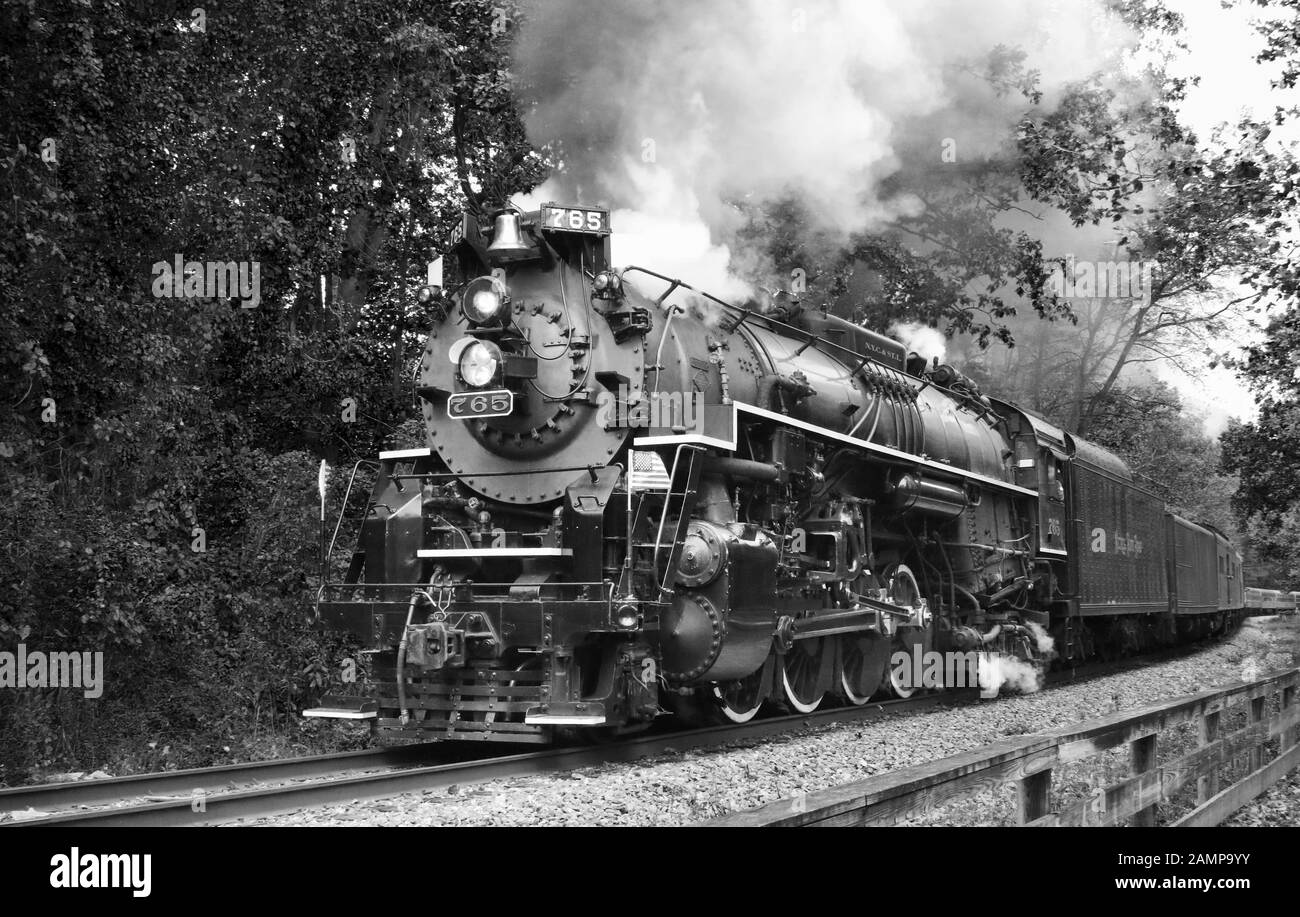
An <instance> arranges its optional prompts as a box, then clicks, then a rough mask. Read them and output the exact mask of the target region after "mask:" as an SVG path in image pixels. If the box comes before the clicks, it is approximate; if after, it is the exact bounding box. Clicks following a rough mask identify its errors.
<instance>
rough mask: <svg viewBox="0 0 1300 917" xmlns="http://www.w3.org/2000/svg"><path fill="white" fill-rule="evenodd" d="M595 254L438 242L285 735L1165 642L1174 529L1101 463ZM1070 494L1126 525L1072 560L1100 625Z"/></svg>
mask: <svg viewBox="0 0 1300 917" xmlns="http://www.w3.org/2000/svg"><path fill="white" fill-rule="evenodd" d="M610 231H611V230H610V225H609V214H608V212H607V211H604V210H601V209H596V208H585V207H567V206H559V205H551V204H548V205H545V206H543V207H542V208H541V209H540V210H538V211H536V212H532V213H527V214H520V213H517V212H512V211H505V212H502V213H500V214H498V215H497V216H496V218H495V220H494V221H493V224H492V226H491V229H490V231H489V230H488V229H487V228H486V227H484V226H480V224H479V222H478V221H477V220H476V219H475V218H474V217H473V216H471V215H466V216H465V217H464V219H463V220H462V224H461V227H460V229H459V231H458V232H457V233H456V239H455V244H454V248H453V252H452V254H453V255H454V257H455V259H456V261H457V266H458V270H459V274H460V276H461V277H463V278H468V279H467V281H466V282H464V283H463V284H462V285H460V287H459V289H458V290H457V291H456V294H455V295H454V296H453V295H450V294H446V293H443V292H442V291H438V290H428V289H426V290H425V291H423V293H422V300H423V301H424V302H425V303H426V305H427V307H428V309H429V314H430V322H431V328H430V331H429V336H428V340H427V344H426V346H425V348H424V351H423V354H422V355H421V358H420V363H419V367H418V373H417V379H416V386H415V392H416V394H417V395H418V398H419V401H420V406H421V410H422V412H423V418H424V427H425V434H426V445H425V446H423V447H420V448H415V449H401V450H394V451H389V452H384V453H381V455H380V457H379V459H380V460H379V467H378V473H377V478H376V481H375V483H374V486H373V489H372V492H371V494H370V496H369V499H368V501H367V504H366V507H365V511H364V517H363V519H362V521H361V524H360V536H359V539H358V544H357V548H356V550H355V551H354V553H353V555H352V560H351V564H350V566H349V569H348V573H347V575H346V576H345V577H344V580H343V581H342V582H327V583H325V584H324V585H323V586H322V588H321V593H320V598H319V601H318V605H317V608H318V614H319V617H320V619H321V621H322V622H323V623H324V624H325V625H326V626H329V627H333V628H337V629H340V630H343V631H346V632H348V633H350V634H352V635H353V636H354V637H355V638H356V640H357V641H358V642H359V643H360V644H361V649H362V651H363V652H364V653H365V654H366V658H367V660H368V664H367V665H365V666H363V670H364V671H365V672H366V679H365V681H364V683H363V684H362V685H361V686H360V687H359V688H358V689H357V690H355V691H354V692H353V693H351V694H349V695H347V696H333V697H330V698H328V699H327V700H326V701H325V702H323V706H322V707H320V708H317V709H315V710H310V711H307V713H308V714H309V715H317V716H337V717H350V718H367V719H371V720H372V721H373V722H374V723H375V724H376V726H377V729H378V731H379V733H380V734H381V736H382V737H383V738H384V739H386V740H389V741H401V740H416V739H418V740H429V739H435V738H443V739H473V740H489V741H518V742H549V741H552V740H554V739H556V738H557V737H562V736H568V735H572V734H573V733H575V732H582V731H591V732H592V733H593V734H616V733H620V732H627V731H632V730H637V729H641V728H644V727H646V726H648V725H649V724H650V723H652V722H653V721H654V720H655V719H656V718H658V717H660V716H662V715H664V714H666V713H671V714H673V715H675V716H677V717H679V718H681V719H683V720H686V721H688V722H704V721H724V722H725V721H728V720H730V721H733V722H744V721H746V720H748V719H750V718H752V717H753V716H755V715H756V714H757V713H758V711H759V710H760V709H761V708H762V707H763V706H764V705H770V706H776V707H781V708H785V709H789V710H795V711H800V712H809V711H812V710H814V709H816V708H817V707H818V706H819V705H820V704H822V703H823V702H824V701H825V699H826V698H832V699H833V700H834V701H836V702H839V703H845V704H855V705H861V704H865V703H867V702H868V700H869V699H870V698H871V697H872V696H873V695H876V694H878V693H882V692H883V693H886V694H892V695H895V696H907V695H909V694H911V693H912V692H913V691H915V690H917V684H916V682H915V681H914V680H912V679H909V678H907V677H906V671H905V670H904V669H903V668H901V667H900V666H897V665H893V664H891V660H893V659H896V658H921V656H922V654H924V653H927V652H938V653H947V654H949V655H950V656H951V655H954V654H957V655H960V654H966V658H971V659H973V658H975V655H976V654H979V655H982V656H985V657H992V658H1004V659H1014V660H1017V661H1018V662H1019V663H1020V664H1022V665H1024V666H1028V667H1033V668H1039V669H1041V668H1042V667H1043V666H1044V665H1046V663H1047V662H1048V660H1049V658H1050V657H1051V656H1052V655H1054V654H1055V655H1058V656H1063V657H1064V658H1067V659H1074V658H1082V657H1083V656H1085V655H1087V654H1088V653H1091V652H1095V651H1100V650H1102V649H1104V648H1105V647H1106V646H1111V645H1118V643H1122V642H1124V641H1129V642H1132V641H1134V640H1136V641H1138V642H1141V641H1142V640H1145V639H1147V638H1148V637H1149V636H1150V635H1155V634H1159V635H1165V634H1166V632H1167V633H1168V634H1170V635H1174V634H1176V633H1177V631H1178V627H1177V626H1176V624H1175V619H1176V617H1177V615H1178V614H1179V612H1180V608H1179V606H1178V604H1177V601H1178V600H1177V596H1178V592H1177V586H1178V584H1177V583H1175V582H1173V581H1172V580H1171V579H1170V573H1169V571H1170V570H1171V569H1172V566H1171V564H1172V560H1171V559H1170V557H1167V556H1166V554H1171V553H1172V552H1170V551H1167V550H1166V547H1167V541H1168V538H1167V531H1166V529H1167V527H1168V526H1169V525H1171V524H1172V523H1171V522H1170V521H1169V519H1172V518H1174V517H1168V518H1167V514H1166V513H1165V511H1164V508H1163V504H1160V505H1158V506H1157V507H1155V508H1154V509H1152V508H1151V507H1149V506H1147V505H1146V503H1143V502H1142V500H1147V502H1149V499H1148V498H1149V495H1148V496H1147V497H1142V496H1141V495H1142V494H1143V493H1144V492H1142V491H1141V490H1140V489H1139V488H1136V486H1135V485H1134V484H1133V482H1132V479H1131V475H1129V476H1127V478H1126V477H1125V475H1126V473H1127V469H1123V466H1122V462H1119V460H1118V459H1115V458H1114V457H1113V456H1110V455H1109V453H1105V452H1104V450H1100V449H1098V448H1097V447H1095V446H1090V445H1089V444H1087V443H1085V442H1083V441H1082V440H1077V439H1076V438H1074V437H1071V436H1069V435H1067V434H1065V433H1063V432H1062V431H1060V430H1057V429H1056V428H1054V427H1052V426H1051V425H1050V424H1047V423H1046V422H1044V421H1042V420H1041V419H1038V418H1035V417H1033V416H1032V415H1029V414H1027V413H1025V412H1022V411H1019V410H1018V409H1016V408H1015V407H1014V406H1012V405H1008V404H1003V403H1000V402H996V401H993V400H991V399H989V398H987V397H985V396H984V395H983V394H981V392H980V390H979V389H978V387H977V386H976V385H975V384H974V383H972V382H971V381H970V380H969V379H967V378H965V377H964V376H962V374H961V373H959V372H957V371H956V370H954V369H953V368H951V367H949V366H946V365H939V364H937V362H936V363H932V364H927V363H926V362H925V361H924V360H921V359H920V358H919V357H917V356H916V355H915V354H909V353H908V352H907V351H906V349H905V348H904V347H903V346H902V345H901V344H899V343H898V342H896V341H893V340H891V339H889V338H887V337H885V336H883V335H880V334H877V333H875V332H872V331H870V330H867V329H866V328H863V327H860V326H858V325H855V324H852V323H850V322H847V321H845V320H843V319H841V318H838V317H836V316H834V315H831V314H827V313H826V312H823V311H819V310H809V309H805V308H802V307H801V306H800V304H799V303H798V302H797V301H794V300H793V299H790V298H788V297H780V298H778V299H777V301H776V302H775V303H772V304H769V305H768V306H767V307H766V308H763V309H759V308H757V307H753V308H747V307H745V306H738V305H734V304H729V303H725V302H723V301H721V300H718V299H715V298H713V297H712V296H710V295H709V294H707V293H705V292H702V291H697V290H694V289H692V288H691V287H689V286H688V285H687V284H685V283H684V282H682V281H681V280H678V279H674V278H671V277H668V276H664V275H661V274H658V273H656V272H655V271H653V270H650V269H648V268H641V267H635V266H630V267H623V268H621V269H615V268H614V266H612V265H611V263H610ZM1076 462H1077V463H1078V468H1079V470H1078V471H1077V472H1076V471H1075V467H1076ZM1116 463H1118V467H1116ZM1087 475H1093V476H1094V477H1095V478H1096V481H1098V482H1101V484H1104V485H1105V486H1107V487H1112V488H1115V487H1118V488H1121V489H1123V491H1124V499H1128V500H1134V501H1137V503H1135V505H1138V504H1141V505H1140V506H1139V509H1142V510H1143V511H1144V512H1147V513H1148V516H1149V518H1147V517H1143V519H1145V521H1143V522H1141V524H1140V525H1139V524H1138V521H1137V518H1136V517H1137V515H1140V514H1134V521H1133V522H1131V523H1126V524H1128V525H1129V527H1128V528H1127V529H1125V530H1124V531H1118V530H1117V531H1115V532H1113V533H1112V534H1111V544H1113V545H1116V546H1118V545H1123V546H1124V550H1123V552H1121V553H1118V554H1117V553H1115V552H1114V551H1107V552H1102V554H1104V559H1105V560H1106V561H1108V562H1110V561H1114V570H1113V571H1109V568H1108V571H1109V572H1108V573H1107V575H1108V576H1109V577H1111V579H1114V577H1116V576H1118V577H1119V579H1118V580H1115V581H1116V582H1119V581H1121V580H1123V582H1124V583H1125V588H1128V586H1129V585H1132V587H1133V590H1134V596H1135V598H1134V599H1133V600H1132V601H1131V602H1129V601H1128V600H1127V599H1124V598H1123V597H1122V596H1117V595H1102V594H1100V593H1099V594H1098V595H1100V598H1099V599H1098V601H1097V602H1094V601H1093V595H1092V593H1091V592H1089V589H1091V588H1092V587H1093V585H1095V584H1094V583H1093V580H1092V579H1089V576H1088V575H1087V572H1088V570H1090V569H1092V568H1087V567H1086V566H1084V565H1081V561H1080V558H1081V557H1082V556H1085V555H1084V552H1086V551H1087V550H1088V545H1089V543H1090V542H1088V541H1087V537H1088V527H1089V526H1092V525H1093V523H1098V524H1100V525H1101V527H1102V529H1103V532H1104V531H1105V525H1106V521H1105V520H1101V519H1100V517H1098V519H1092V518H1090V517H1088V514H1087V512H1085V510H1086V506H1085V504H1086V503H1087V500H1088V499H1091V496H1090V495H1091V494H1092V491H1088V492H1083V491H1077V490H1076V487H1075V483H1076V477H1077V478H1078V479H1080V480H1082V479H1084V478H1085V477H1086V476H1087ZM1089 480H1091V479H1089ZM1098 486H1101V485H1098ZM1128 516H1129V514H1128V513H1127V512H1126V513H1125V519H1128ZM1142 526H1146V527H1145V528H1143V527H1142ZM1093 527H1095V526H1093ZM1225 544H1226V542H1225ZM1140 546H1143V547H1145V553H1144V551H1143V550H1142V547H1140ZM1237 562H1238V563H1239V558H1237ZM1221 570H1223V566H1222V564H1221ZM1225 575H1226V574H1225ZM1124 577H1129V579H1132V580H1133V583H1132V584H1129V583H1128V580H1125V579H1124ZM1156 580H1158V582H1157V581H1156ZM1107 581H1110V580H1107ZM1214 585H1215V586H1216V588H1217V586H1218V583H1215V584H1214ZM1238 586H1239V580H1238ZM1238 591H1239V590H1238ZM1103 592H1104V588H1103ZM1221 604H1222V603H1220V602H1218V601H1216V602H1215V607H1214V611H1215V612H1216V613H1219V612H1221V611H1222V608H1221V607H1220V606H1221ZM1098 609H1100V611H1098ZM1124 617H1128V618H1131V619H1132V620H1131V621H1130V623H1129V625H1126V626H1124V627H1119V628H1115V627H1112V626H1111V625H1110V623H1108V622H1110V621H1111V620H1112V619H1116V618H1124ZM1214 621H1216V622H1218V625H1219V626H1221V625H1222V624H1223V619H1222V617H1221V616H1220V617H1218V618H1214ZM1207 627H1210V629H1213V628H1212V626H1210V625H1207ZM1183 629H1184V630H1187V627H1186V626H1184V628H1183ZM1205 629H1206V628H1201V629H1200V630H1205ZM1200 630H1198V631H1197V632H1198V633H1199V632H1200ZM899 654H902V655H901V656H900V655H899ZM970 675H971V673H970V672H967V671H964V670H962V671H957V672H955V673H954V672H953V671H952V669H951V668H949V669H948V671H947V672H946V674H945V675H944V676H943V679H944V680H943V682H942V683H938V684H932V685H930V686H932V687H944V686H951V683H952V682H953V680H954V679H957V680H960V679H962V678H966V677H969V676H970Z"/></svg>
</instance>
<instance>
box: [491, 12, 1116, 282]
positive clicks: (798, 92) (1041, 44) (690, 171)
mask: <svg viewBox="0 0 1300 917" xmlns="http://www.w3.org/2000/svg"><path fill="white" fill-rule="evenodd" d="M522 13H523V16H522V19H521V23H522V24H521V26H520V28H519V32H518V36H517V39H516V42H515V46H514V49H513V68H514V74H515V78H516V90H517V92H518V94H519V96H520V98H522V99H523V100H524V101H525V103H526V105H527V114H526V124H527V128H528V133H529V138H530V140H531V141H532V142H533V143H534V144H535V145H538V146H542V147H545V148H546V149H548V150H549V151H550V152H551V154H552V155H553V156H554V157H555V160H556V162H557V164H558V168H557V171H556V173H555V175H554V176H553V177H552V179H551V180H550V181H549V182H547V183H546V185H544V186H543V187H542V188H540V189H538V190H537V192H536V193H535V194H534V195H530V199H531V200H532V202H534V203H535V202H540V201H541V200H543V199H553V200H557V201H561V202H568V203H587V204H602V205H604V206H608V207H610V208H611V209H612V211H613V214H612V216H613V228H614V246H615V260H616V261H617V262H618V263H620V264H627V263H644V264H646V265H647V266H651V267H655V269H657V270H661V271H663V272H664V273H670V274H673V275H674V276H680V277H682V278H683V279H685V280H687V281H688V282H691V283H694V284H696V285H698V286H702V287H704V288H706V289H710V290H711V291H715V292H719V291H720V292H722V293H723V294H724V295H733V296H736V295H742V294H744V293H745V292H746V290H748V289H749V287H748V286H747V285H746V284H745V283H743V282H741V281H739V280H738V279H737V278H738V276H743V277H745V278H748V279H751V280H757V281H758V282H760V283H763V284H764V285H766V283H767V282H769V281H771V282H774V283H780V284H781V285H783V286H784V285H787V284H788V277H780V278H777V277H775V275H774V274H773V272H772V270H771V266H770V265H769V264H767V263H766V258H765V256H763V255H762V254H760V253H758V252H755V251H751V250H743V249H742V247H741V246H740V245H739V244H738V241H737V230H738V229H739V228H740V226H741V225H742V224H743V221H744V219H745V214H744V208H745V207H746V206H752V205H756V204H759V203H761V202H763V201H769V200H772V199H775V198H778V197H782V196H786V195H794V196H797V197H798V198H799V199H801V201H802V202H803V203H804V204H806V206H807V209H808V212H809V213H810V214H811V218H812V219H813V220H814V221H815V222H816V223H817V224H819V225H817V226H812V227H808V228H809V229H810V230H818V231H823V232H824V231H829V235H828V238H829V239H830V240H831V241H836V240H839V241H842V240H843V239H845V238H847V236H848V234H849V233H852V232H855V231H859V230H873V231H874V230H880V229H882V228H884V227H887V226H888V225H889V224H890V223H891V222H892V221H894V220H896V219H897V218H899V217H900V216H907V215H915V214H916V213H918V212H919V211H920V209H921V208H922V207H923V206H924V205H923V203H922V201H921V200H920V199H919V198H918V197H917V196H915V195H914V194H912V193H908V192H905V191H899V190H893V189H891V188H890V186H889V183H888V180H889V178H890V177H891V176H893V175H895V174H896V173H898V172H899V170H900V169H901V168H903V167H904V166H905V165H906V166H909V167H916V166H917V165H918V164H926V163H932V164H933V168H934V169H935V170H936V172H937V171H939V170H941V169H942V168H943V167H944V166H945V165H946V164H949V163H952V162H957V163H968V162H973V161H978V160H980V159H981V158H983V157H987V156H991V155H995V154H996V153H997V152H998V151H999V150H1000V149H1003V148H1004V146H1005V144H1006V143H1007V142H1008V139H1009V138H1010V137H1011V136H1012V134H1013V126H1014V124H1015V121H1016V118H1017V117H1018V115H1019V114H1020V113H1021V112H1022V111H1023V108H1024V104H1025V103H1024V100H1023V98H1019V97H1018V96H1017V93H1015V92H1014V91H1013V92H1009V93H1006V92H999V91H998V90H997V89H996V88H995V87H994V86H992V85H991V84H990V82H989V81H988V80H987V79H984V78H983V74H984V73H986V71H987V59H988V55H989V54H990V52H992V51H993V50H994V49H995V48H996V47H998V46H1000V45H1001V46H1020V47H1023V48H1024V50H1025V51H1026V52H1027V53H1028V55H1029V56H1028V59H1027V60H1026V62H1025V66H1026V67H1028V68H1031V69H1037V70H1038V71H1039V72H1040V76H1041V83H1040V88H1041V89H1043V90H1044V91H1045V98H1044V100H1043V104H1045V105H1046V104H1050V103H1051V98H1052V94H1053V92H1054V91H1055V90H1056V89H1057V88H1059V87H1060V86H1062V85H1063V84H1064V83H1065V82H1066V81H1068V80H1073V79H1078V78H1081V77H1082V76H1084V75H1086V74H1088V73H1091V72H1093V71H1095V70H1097V69H1102V68H1104V67H1106V66H1107V64H1106V60H1107V59H1108V58H1111V57H1113V55H1115V54H1116V53H1117V50H1118V49H1122V48H1124V47H1127V46H1128V45H1129V43H1130V39H1131V35H1130V34H1129V33H1128V31H1127V29H1126V28H1124V27H1123V26H1121V25H1119V24H1118V22H1117V21H1116V20H1114V19H1112V18H1108V17H1107V16H1106V15H1105V14H1104V13H1103V12H1102V7H1101V4H1100V2H1098V0H1055V2H1043V0H985V2H980V3H970V2H968V0H931V2H927V3H916V2H915V0H874V2H872V0H867V2H864V0H797V2H788V3H787V2H780V0H776V2H772V0H761V2H760V0H752V2H746V0H710V2H708V3H684V2H679V0H604V2H602V3H600V4H592V3H590V2H587V0H546V2H540V0H535V2H531V0H530V2H525V3H524V4H523V8H522ZM945 152H947V154H949V155H950V157H952V156H955V160H954V159H952V158H948V159H945V158H943V157H944V155H945ZM926 168H928V166H926Z"/></svg>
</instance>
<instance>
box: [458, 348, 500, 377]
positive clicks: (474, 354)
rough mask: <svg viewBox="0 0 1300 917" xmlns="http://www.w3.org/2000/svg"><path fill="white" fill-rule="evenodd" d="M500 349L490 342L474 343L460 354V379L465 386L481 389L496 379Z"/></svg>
mask: <svg viewBox="0 0 1300 917" xmlns="http://www.w3.org/2000/svg"><path fill="white" fill-rule="evenodd" d="M500 368H501V348H499V347H497V345H496V344H493V343H492V342H491V341H475V342H474V343H472V344H470V345H469V346H468V347H466V348H465V349H464V350H463V351H461V354H460V377H461V378H462V379H464V380H465V384H466V385H470V386H473V387H474V388H481V387H482V386H484V385H488V384H490V383H491V382H492V380H493V379H495V378H496V377H497V371H498V370H499V369H500Z"/></svg>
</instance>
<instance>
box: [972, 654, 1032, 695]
mask: <svg viewBox="0 0 1300 917" xmlns="http://www.w3.org/2000/svg"><path fill="white" fill-rule="evenodd" d="M979 680H980V681H979V684H980V696H981V697H985V698H989V697H997V696H998V693H999V692H1000V691H1003V690H1006V691H1015V692H1017V693H1020V694H1033V693H1034V692H1035V691H1037V690H1039V689H1040V688H1042V686H1043V683H1042V675H1041V673H1040V672H1039V670H1038V669H1036V668H1034V667H1033V666H1032V665H1030V664H1029V663H1027V662H1025V661H1023V660H1021V659H1017V658H1016V657H1015V656H1008V655H1006V654H1005V653H980V660H979Z"/></svg>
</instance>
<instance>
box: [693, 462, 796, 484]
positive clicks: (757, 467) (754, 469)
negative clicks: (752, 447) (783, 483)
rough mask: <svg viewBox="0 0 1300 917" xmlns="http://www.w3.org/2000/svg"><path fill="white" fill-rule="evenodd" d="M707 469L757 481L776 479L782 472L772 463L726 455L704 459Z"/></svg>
mask: <svg viewBox="0 0 1300 917" xmlns="http://www.w3.org/2000/svg"><path fill="white" fill-rule="evenodd" d="M704 468H705V470H706V471H713V472H717V473H718V474H728V475H731V476H732V477H738V478H750V479H752V480H755V481H775V480H777V479H778V478H779V477H780V476H781V472H780V471H779V470H777V469H776V468H774V467H773V466H771V465H764V464H763V463H762V462H754V461H750V460H749V459H738V458H730V457H724V456H710V457H709V458H707V459H705V461H704Z"/></svg>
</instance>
